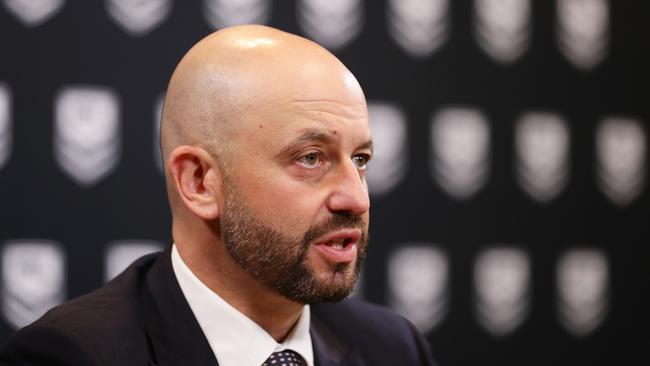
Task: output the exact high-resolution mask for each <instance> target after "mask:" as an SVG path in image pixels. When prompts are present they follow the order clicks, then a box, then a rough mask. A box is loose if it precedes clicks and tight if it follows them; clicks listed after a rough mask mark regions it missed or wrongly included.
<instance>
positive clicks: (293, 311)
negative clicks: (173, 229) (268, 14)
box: [174, 233, 304, 342]
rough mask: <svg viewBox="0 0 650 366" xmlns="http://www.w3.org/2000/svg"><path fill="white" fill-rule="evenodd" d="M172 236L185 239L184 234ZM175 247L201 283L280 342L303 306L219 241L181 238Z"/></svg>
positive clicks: (297, 317)
mask: <svg viewBox="0 0 650 366" xmlns="http://www.w3.org/2000/svg"><path fill="white" fill-rule="evenodd" d="M174 234H176V233H174ZM194 236H195V235H194ZM174 237H175V238H187V236H184V235H174ZM196 239H198V238H196ZM176 247H177V249H178V253H179V254H180V256H181V258H182V259H183V261H184V262H185V264H186V265H187V266H188V267H189V268H190V269H191V270H192V272H193V273H194V275H196V277H198V279H199V280H201V282H203V283H204V284H205V285H206V286H207V287H208V288H210V290H212V291H214V292H215V293H216V294H217V295H219V297H221V298H222V299H224V300H225V301H226V302H227V303H229V304H230V305H231V306H233V307H234V308H235V309H237V310H238V311H239V312H241V313H242V314H244V315H245V316H246V317H248V318H249V319H251V320H252V321H254V322H255V323H257V324H258V325H259V326H260V327H261V328H262V329H264V330H265V331H266V332H267V333H268V334H269V335H271V337H273V339H275V340H276V341H277V342H282V341H283V340H284V339H285V338H286V337H287V335H289V333H290V332H291V330H292V329H293V327H294V326H295V325H296V323H297V322H298V320H299V319H300V315H301V314H302V311H303V308H304V305H302V304H299V303H296V302H293V301H290V300H288V299H287V298H285V297H283V296H281V295H279V294H277V293H275V292H274V291H271V290H270V289H268V288H266V287H264V286H262V285H261V284H259V283H258V282H257V281H255V279H254V278H253V277H251V276H250V275H249V274H248V273H247V272H245V271H244V270H242V269H241V267H240V266H239V265H238V264H237V263H235V262H234V261H233V260H232V258H231V257H230V255H229V254H228V252H227V251H226V250H225V247H224V246H223V244H222V243H216V242H214V241H209V240H207V241H203V242H201V241H200V240H192V239H183V242H182V243H181V242H179V241H176Z"/></svg>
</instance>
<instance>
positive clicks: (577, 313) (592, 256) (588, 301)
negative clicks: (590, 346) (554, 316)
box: [557, 249, 609, 337]
mask: <svg viewBox="0 0 650 366" xmlns="http://www.w3.org/2000/svg"><path fill="white" fill-rule="evenodd" d="M557 289H558V297H557V309H558V316H559V319H560V323H562V325H563V326H564V327H565V328H566V329H567V330H568V331H569V332H571V333H572V334H573V335H575V336H577V337H583V336H586V335H588V334H589V333H591V332H593V331H594V330H595V329H596V328H597V327H598V326H599V325H600V324H601V323H602V322H603V320H604V319H605V316H606V315H607V311H608V308H609V265H608V263H607V258H606V256H605V254H604V253H603V252H601V251H599V250H595V249H573V250H569V251H567V252H566V253H564V255H563V256H562V257H561V258H560V260H559V262H558V266H557Z"/></svg>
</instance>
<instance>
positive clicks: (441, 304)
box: [388, 243, 449, 333]
mask: <svg viewBox="0 0 650 366" xmlns="http://www.w3.org/2000/svg"><path fill="white" fill-rule="evenodd" d="M448 283H449V264H448V260H447V255H446V254H445V253H444V252H443V251H442V250H441V249H439V248H438V247H435V246H432V245H431V244H424V243H423V244H406V245H402V246H401V247H400V248H399V249H397V250H396V251H395V252H394V253H393V254H392V256H391V257H390V259H389V262H388V287H389V293H390V296H389V303H390V305H391V307H392V308H393V309H395V310H396V311H397V312H399V313H400V314H402V315H403V316H405V317H406V318H407V319H409V320H410V321H411V322H412V323H413V324H414V325H415V326H416V327H417V328H418V329H419V330H420V331H421V332H424V333H426V332H429V331H431V330H432V329H434V328H435V327H436V326H437V325H438V324H439V323H440V322H441V321H442V319H443V318H444V317H445V315H446V314H447V309H448V302H449V289H448V287H449V285H448Z"/></svg>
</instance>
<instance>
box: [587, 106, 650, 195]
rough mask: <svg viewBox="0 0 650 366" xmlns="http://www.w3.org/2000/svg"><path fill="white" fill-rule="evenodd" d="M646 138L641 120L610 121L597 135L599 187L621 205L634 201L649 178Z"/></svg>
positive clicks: (614, 119)
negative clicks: (646, 159)
mask: <svg viewBox="0 0 650 366" xmlns="http://www.w3.org/2000/svg"><path fill="white" fill-rule="evenodd" d="M646 144H647V143H646V136H645V133H644V130H643V128H642V127H641V124H640V123H639V121H637V120H634V119H626V118H618V117H611V118H606V119H605V120H604V121H603V122H602V123H601V124H600V126H599V127H598V131H597V133H596V156H597V169H596V171H597V174H598V185H599V186H600V189H601V190H602V191H603V192H604V193H605V194H606V195H607V197H609V199H610V200H612V201H613V202H614V203H616V204H618V205H626V204H628V203H630V202H631V201H633V200H634V199H635V198H636V197H637V196H638V195H639V194H640V193H641V191H642V190H643V187H644V185H645V179H646V161H645V157H646V149H647V147H646Z"/></svg>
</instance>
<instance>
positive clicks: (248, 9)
mask: <svg viewBox="0 0 650 366" xmlns="http://www.w3.org/2000/svg"><path fill="white" fill-rule="evenodd" d="M203 12H204V14H205V17H206V19H207V21H208V23H209V24H210V25H211V26H212V27H213V28H214V29H220V28H225V27H229V26H233V25H239V24H253V23H254V24H264V23H266V22H268V20H269V18H270V17H271V1H269V0H203Z"/></svg>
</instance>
